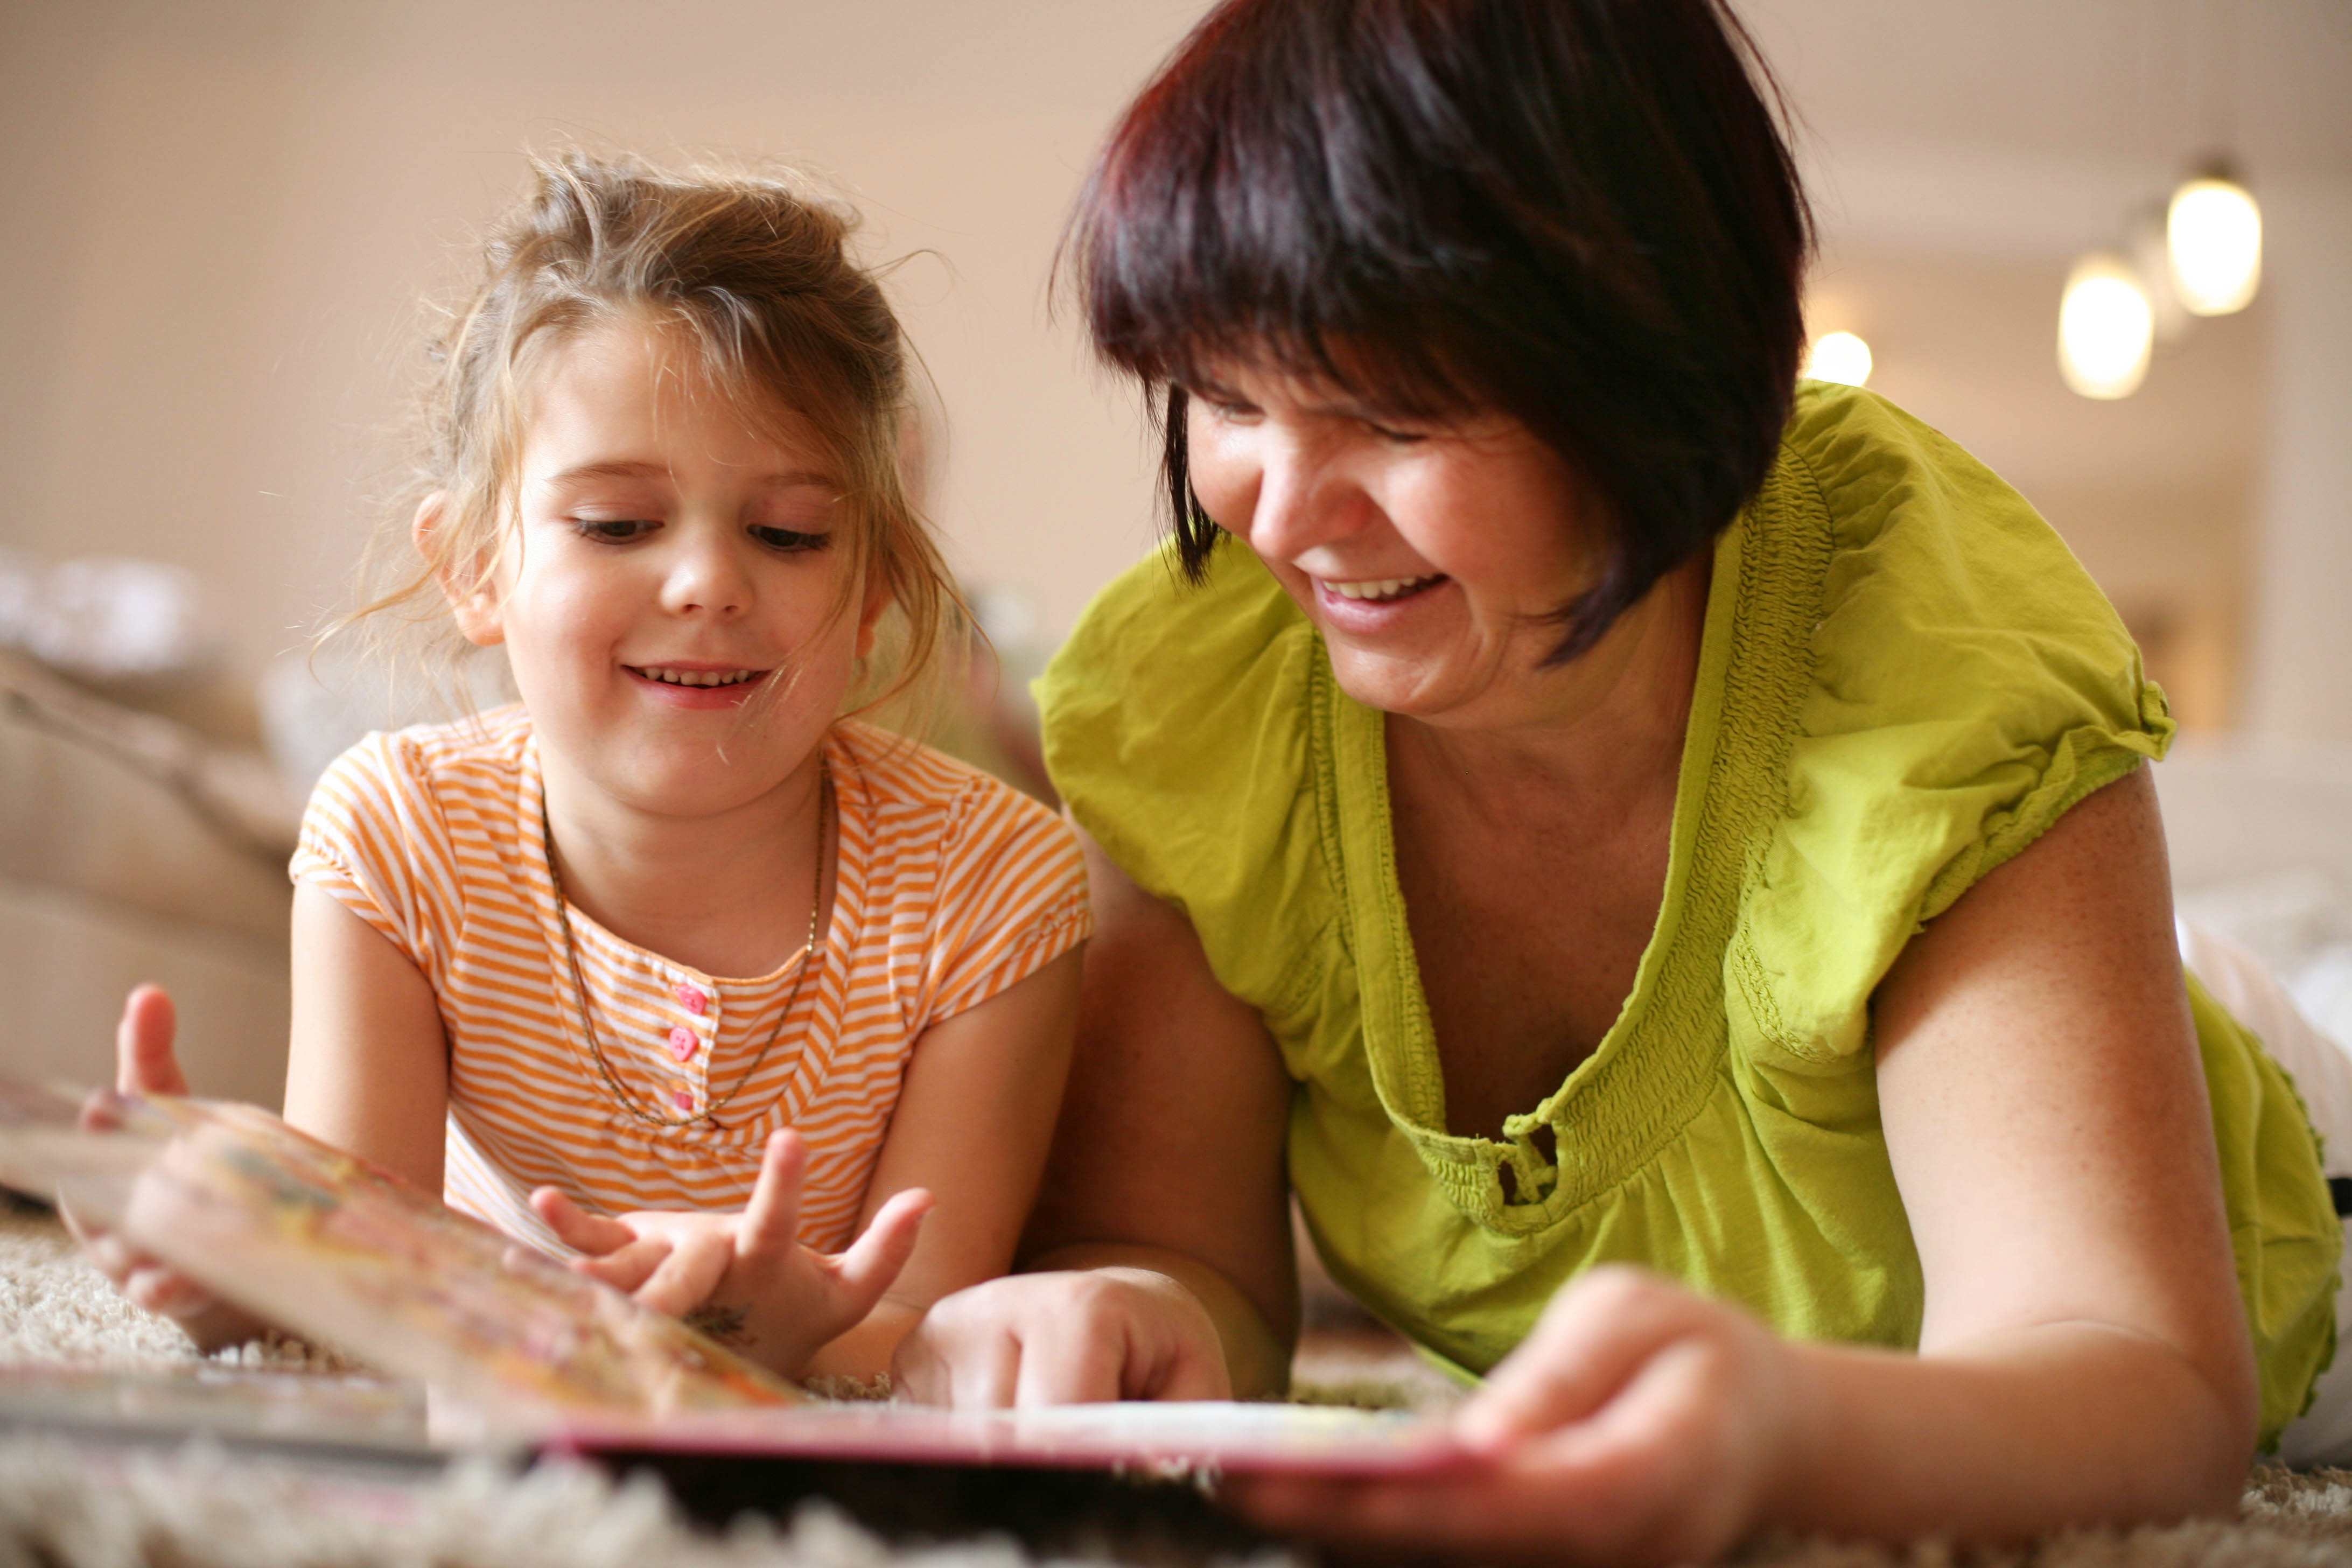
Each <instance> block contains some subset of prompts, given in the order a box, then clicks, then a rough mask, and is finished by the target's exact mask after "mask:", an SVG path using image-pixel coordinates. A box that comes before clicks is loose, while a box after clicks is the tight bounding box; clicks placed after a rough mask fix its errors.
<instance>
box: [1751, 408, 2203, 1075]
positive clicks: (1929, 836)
mask: <svg viewBox="0 0 2352 1568" xmlns="http://www.w3.org/2000/svg"><path fill="white" fill-rule="evenodd" d="M1776 477H1777V479H1779V480H1780V482H1783V483H1786V484H1789V485H1791V486H1793V487H1794V488H1796V489H1799V490H1805V491H1810V494H1808V495H1806V496H1805V497H1804V498H1803V499H1804V500H1805V502H1806V503H1807V504H1808V505H1809V506H1810V507H1811V508H1812V509H1814V510H1815V513H1816V515H1817V516H1820V517H1822V518H1823V519H1824V520H1825V521H1826V526H1827V528H1828V531H1829V540H1828V545H1829V555H1828V568H1827V574H1826V577H1825V579H1824V580H1823V582H1822V596H1821V602H1820V605H1819V606H1818V618H1817V620H1816V622H1815V625H1814V626H1813V631H1812V637H1811V660H1812V668H1811V681H1810V684H1809V689H1808V690H1807V693H1806V696H1805V698H1804V700H1803V702H1802V704H1801V708H1800V710H1799V721H1798V725H1797V733H1796V735H1795V737H1794V740H1793V742H1792V745H1791V748H1790V757H1789V763H1788V768H1787V778H1786V784H1787V792H1788V794H1787V806H1786V810H1785V813H1784V814H1783V816H1781V818H1780V821H1779V823H1778V824H1777V826H1776V827H1775V829H1774V831H1773V833H1772V835H1771V836H1770V837H1769V842H1767V843H1766V844H1764V845H1763V846H1762V847H1761V849H1762V853H1761V856H1760V858H1759V860H1758V861H1757V862H1756V863H1755V870H1754V872H1753V873H1752V874H1751V877H1750V879H1749V884H1748V893H1747V896H1746V898H1745V899H1744V900H1743V903H1744V910H1743V921H1742V931H1741V934H1740V937H1739V939H1738V940H1739V944H1740V945H1739V951H1738V952H1735V953H1734V955H1733V957H1734V959H1735V961H1736V962H1735V968H1737V967H1738V963H1737V961H1738V960H1740V959H1742V958H1745V959H1747V960H1748V961H1749V962H1750V964H1751V967H1750V969H1749V972H1748V973H1746V974H1745V975H1743V976H1740V978H1742V979H1743V980H1744V981H1745V982H1746V989H1747V991H1748V995H1749V999H1750V1001H1751V1002H1752V1003H1753V1004H1754V1005H1755V1008H1756V1011H1757V1013H1758V1015H1759V1016H1758V1018H1757V1023H1758V1025H1759V1029H1760V1032H1761V1034H1762V1035H1763V1037H1764V1038H1765V1041H1766V1042H1767V1043H1768V1045H1769V1046H1771V1047H1778V1048H1779V1049H1780V1050H1782V1051H1785V1052H1786V1053H1787V1054H1788V1055H1789V1056H1791V1057H1794V1058H1810V1059H1812V1060H1815V1061H1829V1060H1836V1059H1847V1058H1853V1057H1854V1056H1855V1055H1856V1054H1857V1053H1859V1052H1861V1051H1862V1049H1863V1048H1864V1046H1865V1044H1866V1043H1867V1039H1868V1007H1867V1002H1868V998H1869V996H1870V994H1871V993H1872V992H1873V991H1874V989H1875V988H1876V986H1877V984H1878V982H1879V981H1880V980H1881V979H1883V978H1884V977H1885V973H1886V972H1887V970H1888V969H1889V968H1890V967H1891V966H1892V965H1893V963H1894V962H1895V958H1896V956H1897V955H1898V954H1899V953H1900V952H1901V951H1902V948H1903V945H1904V944H1905V943H1906V942H1908V941H1909V940H1910V939H1911V937H1912V936H1913V935H1914V934H1916V932H1917V931H1919V930H1920V928H1921V927H1922V925H1923V924H1924V923H1925V922H1926V921H1930V920H1933V919H1934V918H1935V917H1936V916H1937V915H1939V914H1941V913H1942V912H1944V911H1945V910H1948V909H1949V908H1950V907H1951V906H1952V904H1953V903H1954V902H1955V901H1956V900H1958V899H1959V898H1960V896H1961V895H1962V894H1964V893H1966V892H1967V891H1968V889H1969V888H1971V887H1973V886H1975V885H1976V883H1977V882H1978V881H1979V879H1982V878H1983V877H1984V876H1985V875H1986V874H1987V873H1989V872H1990V871H1991V870H1992V869H1993V868H1996V867H1998V866H2000V865H2001V864H2002V863H2003V862H2005V861H2007V860H2008V859H2010V858H2012V857H2013V856H2015V855H2017V854H2018V853H2019V852H2020V851H2021V850H2023V849H2024V848H2025V847H2027V846H2029V845H2031V844H2032V842H2033V841H2034V839H2036V838H2037V837H2040V836H2041V835H2042V833H2043V832H2044V831H2046V830H2047V829H2048V828H2049V826H2051V824H2053V822H2055V821H2057V820H2058V818H2059V817H2060V816H2063V814H2064V813H2065V812H2066V811H2067V810H2068V809H2069V808H2071V807H2072V806H2074V805H2075V804H2076V803H2077V802H2079V801H2081V800H2082V799H2083V798H2084V796H2086V795H2090V794H2091V793H2092V792H2094V791H2095V790H2097V789H2099V788H2101V787H2103V786H2104V785H2106V784H2113V783H2114V782H2116V780H2118V779H2120V778H2122V777H2123V776H2124V775H2126V773H2130V772H2132V771H2133V770H2134V769H2136V768H2137V767H2138V766H2140V764H2141V763H2144V762H2147V761H2148V760H2149V759H2151V758H2155V757H2159V756H2161V755H2162V754H2163V752H2164V748H2165V746H2166V745H2167V744H2168V742H2169V741H2170V739H2171V736H2172V731H2173V723H2172V721H2171V719H2170V717H2169V716H2168V713H2167V711H2166V709H2165V703H2164V694H2163V693H2162V692H2161V691H2160V690H2158V689H2157V688H2156V686H2154V685H2153V684H2152V683H2150V682H2149V681H2148V680H2147V676H2146V673H2145V671H2144V670H2143V668H2141V664H2140V658H2139V651H2138V649H2137V647H2136V646H2135V645H2134V643H2133V641H2132V638H2131V637H2130V635H2129V634H2128V633H2127V632H2126V630H2125V629H2124V626H2123V623H2122V621H2121V619H2120V618H2119V617H2118V616H2116V613H2115V611H2114V609H2113V608H2112V607H2111V606H2110V605H2108V603H2107V601H2106V599H2105V595H2102V594H2101V593H2100V592H2099V590H2098V588H2097V587H2096V586H2095V584H2093V583H2092V581H2091V579H2090V577H2089V575H2088V574H2086V573H2085V572H2084V570H2083V567H2082V566H2081V564H2080V563H2078V562H2076V561H2075V559H2074V556H2073V554H2072V553H2071V552H2069V551H2068V550H2067V548H2066V546H2065V544H2064V543H2063V542H2062V541H2061V540H2060V539H2059V537H2058V535H2057V534H2056V533H2055V532H2054V531H2053V530H2052V529H2051V528H2050V526H2049V525H2048V524H2047V523H2045V522H2044V521H2042V519H2041V518H2040V517H2039V516H2038V515H2037V514H2036V513H2035V512H2034V510H2033V509H2032V507H2031V506H2030V505H2029V504H2028V503H2027V502H2026V501H2025V500H2024V498H2022V497H2021V496H2020V495H2019V494H2018V493H2017V492H2016V491H2015V490H2013V489H2011V488H2010V487H2009V486H2008V485H2006V484H2004V483H2003V482H2002V481H2001V480H2000V479H1998V478H1997V477H1995V476H1994V475H1993V474H1992V473H1991V472H1990V470H1988V469H1987V468H1985V467H1984V466H1983V465H1982V464H1980V463H1979V462H1977V461H1976V460H1975V459H1974V458H1971V457H1969V455H1968V454H1967V453H1966V452H1964V451H1962V450H1961V449H1960V448H1959V447H1958V446H1956V445H1954V444H1953V443H1952V442H1950V441H1949V440H1948V439H1946V438H1945V437H1942V436H1941V435H1939V434H1937V432H1936V431H1934V430H1932V429H1929V428H1928V427H1927V426H1924V425H1922V424H1920V423H1918V422H1917V421H1916V420H1914V419H1911V418H1909V417H1908V416H1905V415H1903V414H1902V413H1901V412H1900V411H1898V410H1896V409H1895V408H1894V407H1893V406H1892V405H1888V404H1886V403H1885V402H1884V401H1883V400H1880V399H1877V398H1875V397H1874V396H1871V395H1868V394H1862V393H1854V392H1850V391H1846V390H1843V389H1840V390H1838V391H1835V392H1832V391H1830V390H1829V389H1824V388H1811V389H1808V395H1806V396H1805V397H1803V398H1801V400H1800V405H1799V410H1798V415H1797V417H1796V419H1795V420H1794V421H1793V422H1792V424H1791V426H1790V435H1789V440H1788V443H1787V446H1786V448H1785V449H1784V455H1783V459H1782V466H1781V469H1780V472H1779V474H1778V475H1777V476H1776Z"/></svg>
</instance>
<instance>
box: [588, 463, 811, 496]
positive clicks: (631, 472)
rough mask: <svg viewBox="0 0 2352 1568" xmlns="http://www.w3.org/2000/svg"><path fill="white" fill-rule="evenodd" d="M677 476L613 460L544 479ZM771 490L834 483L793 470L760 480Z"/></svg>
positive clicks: (660, 466) (665, 468)
mask: <svg viewBox="0 0 2352 1568" xmlns="http://www.w3.org/2000/svg"><path fill="white" fill-rule="evenodd" d="M675 477H676V476H675V475H674V474H673V473H672V472H671V470H670V467H669V465H668V464H667V463H651V462H644V461H640V460H636V459H631V458H615V459H614V460H612V461H610V462H603V463H582V464H580V465H578V466H577V467H574V468H565V469H562V471H560V472H557V473H552V474H550V475H548V476H547V479H546V481H545V482H546V483H548V484H551V485H567V484H575V483H578V482H579V481H581V480H583V479H673V478H675ZM760 482H761V484H764V485H766V486H768V487H769V488H770V489H789V488H790V487H792V486H794V485H831V484H834V483H835V482H836V481H835V479H834V478H833V476H832V475H830V474H825V473H821V472H819V471H817V470H816V469H814V468H792V469H788V470H786V471H785V472H783V473H780V474H770V475H769V476H768V477H767V478H766V479H762V480H761V481H760Z"/></svg>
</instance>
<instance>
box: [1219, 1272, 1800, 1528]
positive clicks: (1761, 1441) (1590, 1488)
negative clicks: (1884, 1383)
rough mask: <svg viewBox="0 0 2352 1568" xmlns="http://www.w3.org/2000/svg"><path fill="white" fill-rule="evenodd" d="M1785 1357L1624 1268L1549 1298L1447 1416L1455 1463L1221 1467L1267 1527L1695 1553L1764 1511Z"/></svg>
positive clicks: (1790, 1374) (1779, 1462)
mask: <svg viewBox="0 0 2352 1568" xmlns="http://www.w3.org/2000/svg"><path fill="white" fill-rule="evenodd" d="M1797 1360H1798V1352H1796V1351H1795V1350H1794V1348H1793V1347H1791V1346H1790V1345H1789V1344H1788V1343H1786V1342H1783V1341H1781V1340H1780V1339H1777V1338H1775V1337H1774V1336H1773V1334H1772V1333H1771V1332H1770V1331H1769V1330H1768V1329H1766V1328H1765V1326H1764V1325H1763V1324H1762V1323H1760V1322H1759V1321H1756V1320H1755V1319H1754V1318H1751V1317H1749V1316H1748V1314H1747V1313H1745V1312H1743V1311H1741V1310H1738V1309H1737V1308H1735V1307H1731V1306H1727V1305H1725V1304H1724V1303H1722V1302H1718V1301H1711V1300H1706V1299H1704V1298H1702V1297H1699V1296H1696V1295H1694V1294H1692V1293H1691V1292H1690V1291H1688V1290H1686V1289H1683V1288H1682V1287H1681V1286H1679V1285H1676V1284H1675V1283H1673V1282H1671V1281H1669V1280H1667V1279H1662V1278H1660V1277H1658V1276H1656V1275H1653V1274H1649V1273H1646V1272H1644V1271H1643V1270H1640V1269H1635V1268H1624V1267H1622V1266H1621V1267H1608V1268H1596V1269H1594V1270H1593V1271H1592V1272H1591V1273H1589V1274H1586V1275H1584V1276H1582V1277H1580V1279H1577V1280H1576V1281H1575V1282H1574V1283H1572V1284H1570V1286H1569V1287H1568V1288H1567V1289H1563V1290H1561V1291H1560V1293H1559V1295H1558V1296H1556V1297H1554V1298H1553V1299H1552V1302H1551V1305H1550V1306H1549V1308H1548V1309H1546V1310H1545V1312H1544V1315H1543V1318H1542V1320H1541V1321H1540V1322H1539V1323H1538V1325H1537V1328H1536V1331H1535V1332H1534V1333H1532V1334H1530V1335H1529V1336H1528V1338H1527V1339H1526V1340H1525V1341H1524V1342H1521V1344H1520V1345H1519V1347H1518V1349H1517V1350H1516V1351H1514V1352H1512V1353H1511V1354H1510V1355H1509V1356H1508V1357H1507V1358H1506V1359H1505V1360H1504V1361H1503V1363H1501V1364H1500V1365H1499V1366H1497V1367H1496V1369H1495V1371H1494V1373H1493V1375H1492V1376H1491V1377H1490V1378H1489V1379H1488V1381H1487V1383H1486V1387H1485V1388H1484V1389H1483V1390H1481V1391H1480V1393H1479V1394H1477V1396H1476V1397H1475V1398H1474V1399H1472V1400H1471V1401H1470V1402H1469V1403H1468V1404H1467V1405H1464V1406H1463V1407H1462V1409H1461V1410H1460V1411H1459V1412H1458V1413H1457V1414H1456V1415H1455V1416H1454V1424H1453V1425H1454V1436H1455V1437H1456V1438H1457V1439H1458V1440H1459V1441H1460V1443H1461V1444H1462V1446H1463V1447H1465V1449H1467V1450H1468V1451H1469V1452H1470V1453H1471V1454H1472V1455H1473V1456H1475V1462H1474V1464H1473V1465H1472V1466H1471V1467H1470V1468H1462V1469H1448V1470H1446V1471H1444V1473H1442V1474H1436V1475H1431V1476H1428V1477H1423V1478H1414V1479H1387V1480H1321V1479H1305V1478H1287V1477H1260V1478H1235V1479H1233V1480H1231V1481H1229V1482H1228V1483H1227V1487H1226V1493H1227V1495H1228V1496H1229V1497H1230V1498H1231V1499H1232V1500H1233V1501H1234V1504H1235V1506H1236V1507H1238V1508H1239V1509H1240V1510H1241V1511H1242V1512H1243V1513H1244V1514H1246V1515H1247V1516H1248V1517H1249V1518H1250V1519H1252V1520H1253V1521H1255V1522H1257V1523H1259V1524H1261V1525H1264V1526H1265V1527H1267V1528H1269V1529H1273V1530H1277V1531H1286V1532H1295V1533H1298V1534H1303V1535H1307V1536H1312V1537H1315V1538H1317V1539H1319V1540H1322V1541H1326V1542H1334V1543H1339V1544H1343V1545H1358V1546H1366V1547H1378V1548H1380V1549H1381V1550H1383V1551H1386V1552H1400V1551H1402V1552H1412V1551H1415V1550H1422V1551H1430V1552H1441V1551H1442V1552H1446V1553H1448V1554H1457V1553H1458V1554H1464V1555H1468V1556H1472V1557H1476V1558H1480V1559H1486V1560H1493V1561H1512V1560H1524V1561H1529V1562H1533V1561H1544V1562H1559V1561H1561V1560H1563V1559H1565V1560H1567V1561H1570V1562H1577V1561H1583V1562H1607V1563H1686V1562H1705V1561H1707V1560H1708V1559H1711V1558H1713V1557H1716V1556H1717V1555H1719V1554H1721V1553H1722V1552H1725V1551H1726V1550H1727V1549H1728V1548H1730V1547H1731V1546H1733V1545H1735V1544H1736V1543H1738V1542H1739V1541H1740V1540H1741V1539H1742V1538H1743V1537H1745V1536H1746V1535H1747V1534H1748V1532H1749V1531H1752V1530H1753V1529H1754V1528H1755V1527H1756V1526H1757V1525H1758V1524H1759V1522H1760V1521H1762V1520H1763V1519H1764V1518H1765V1517H1767V1515H1768V1514H1769V1511H1770V1508H1771V1503H1772V1500H1773V1496H1774V1494H1775V1492H1776V1490H1777V1489H1778V1488H1779V1487H1780V1485H1781V1483H1782V1479H1783V1478H1784V1477H1785V1476H1786V1475H1788V1474H1790V1473H1793V1472H1792V1466H1794V1465H1795V1464H1796V1463H1797V1456H1798V1455H1799V1454H1800V1453H1801V1451H1802V1450H1803V1449H1804V1447H1806V1445H1807V1442H1808V1434H1809V1432H1810V1431H1811V1421H1810V1420H1809V1417H1808V1410H1809V1405H1808V1402H1807V1401H1806V1400H1805V1399H1804V1397H1803V1387H1804V1384H1805V1379H1804V1377H1803V1374H1802V1373H1801V1369H1800V1368H1799V1367H1798V1366H1797V1364H1796V1363H1797Z"/></svg>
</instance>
